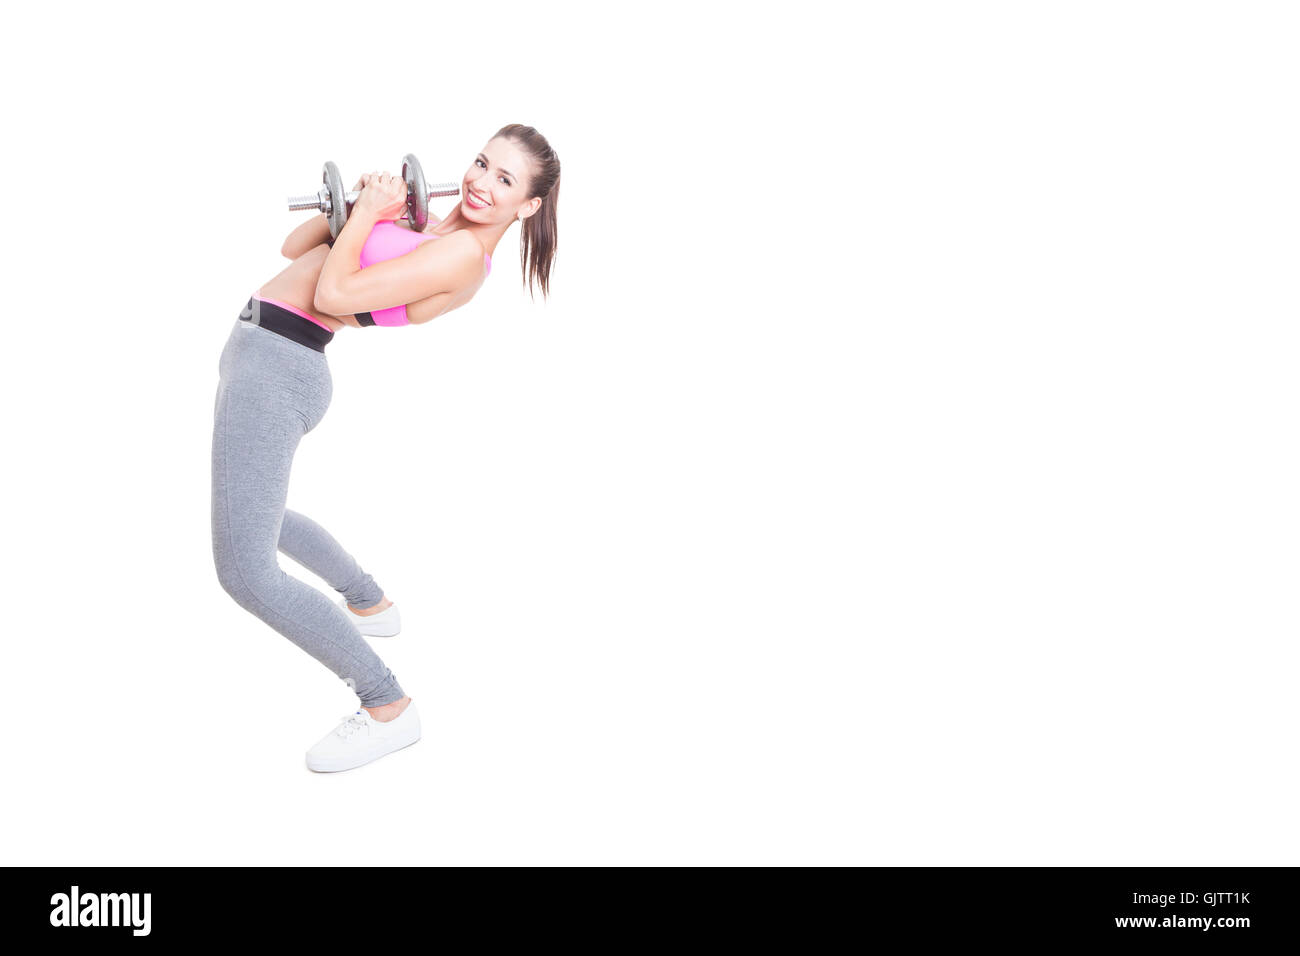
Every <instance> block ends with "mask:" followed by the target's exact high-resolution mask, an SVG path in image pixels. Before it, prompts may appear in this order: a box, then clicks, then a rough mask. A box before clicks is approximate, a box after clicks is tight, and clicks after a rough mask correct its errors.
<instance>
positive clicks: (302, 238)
mask: <svg viewBox="0 0 1300 956" xmlns="http://www.w3.org/2000/svg"><path fill="white" fill-rule="evenodd" d="M329 241H330V226H329V220H328V219H327V218H326V217H325V214H324V213H321V214H320V215H318V216H312V217H311V218H310V219H308V220H307V221H306V222H304V223H303V224H302V225H301V226H299V227H298V228H297V229H295V230H294V231H293V232H291V233H289V235H288V237H286V238H285V240H284V245H283V246H281V247H280V255H282V256H284V257H285V258H286V259H297V258H298V257H299V256H300V255H302V254H303V253H304V252H306V251H307V250H308V249H314V248H316V247H317V246H319V245H320V244H321V243H322V242H329Z"/></svg>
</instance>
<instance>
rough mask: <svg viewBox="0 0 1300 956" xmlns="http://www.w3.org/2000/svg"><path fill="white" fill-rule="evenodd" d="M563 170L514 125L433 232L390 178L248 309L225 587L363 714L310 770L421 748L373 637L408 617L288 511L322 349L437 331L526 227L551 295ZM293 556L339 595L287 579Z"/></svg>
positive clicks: (315, 233)
mask: <svg viewBox="0 0 1300 956" xmlns="http://www.w3.org/2000/svg"><path fill="white" fill-rule="evenodd" d="M559 182H560V161H559V157H557V156H556V155H555V151H554V150H552V149H551V147H550V145H549V144H548V143H547V142H546V139H545V137H543V136H542V135H541V134H540V133H538V132H537V131H536V130H535V129H533V128H532V127H531V126H522V125H520V124H511V125H509V126H505V127H502V129H500V130H499V131H498V132H497V133H496V135H495V136H493V137H492V139H491V140H489V142H488V144H487V145H486V146H484V147H483V151H482V152H481V153H479V154H478V155H477V156H476V157H475V158H474V161H473V162H472V163H471V164H470V167H469V170H468V171H467V172H466V173H465V176H464V177H463V179H462V181H461V197H462V198H461V201H460V203H459V204H458V205H457V206H456V208H455V209H454V210H453V211H452V212H451V213H450V214H449V215H448V216H447V218H446V219H443V220H442V221H441V222H436V223H435V222H431V224H430V225H429V226H428V228H427V229H426V230H425V231H424V232H423V233H415V232H412V231H411V230H410V229H409V227H408V226H407V225H406V224H404V223H402V222H401V221H399V220H398V219H397V217H398V216H400V215H402V213H403V211H404V210H405V206H406V186H405V184H404V183H403V182H402V180H401V179H400V178H398V177H395V176H393V175H392V174H391V173H371V174H368V175H366V176H363V177H362V178H361V180H360V181H359V182H358V183H357V187H356V188H358V189H360V190H361V195H360V196H359V197H358V199H357V202H356V203H355V205H354V206H353V209H352V212H351V213H350V214H349V216H348V220H347V223H346V224H345V225H344V227H343V229H342V230H341V231H340V233H339V235H338V237H337V238H336V239H334V240H333V241H332V242H331V240H330V238H329V229H328V226H327V225H326V220H325V217H324V216H323V215H322V216H317V217H315V218H313V219H312V220H310V221H308V222H306V223H304V224H303V225H301V226H299V227H298V228H297V229H295V230H294V231H293V232H292V233H291V234H290V235H289V237H288V239H286V240H285V243H284V246H283V248H282V250H281V251H282V252H283V253H284V255H285V256H287V257H289V258H290V259H292V260H293V262H292V264H290V265H289V266H288V267H287V268H285V270H284V271H283V272H281V273H280V274H279V275H277V276H276V277H275V278H274V279H272V280H271V281H270V282H267V283H266V284H265V285H263V286H262V287H261V288H260V289H258V290H257V292H256V293H255V294H254V295H253V297H252V298H250V299H249V301H248V305H247V306H245V308H244V311H243V312H242V313H241V314H240V317H239V319H238V320H237V321H236V322H235V327H234V328H233V329H232V330H231V333H230V337H229V339H227V341H226V346H225V349H224V350H223V351H222V353H221V362H220V372H221V380H220V383H219V385H218V387H217V397H216V403H215V406H214V427H213V435H212V551H213V557H214V559H215V562H216V568H217V578H218V580H219V581H220V582H221V586H222V587H223V588H224V589H225V590H226V591H227V593H229V594H230V596H231V597H233V598H234V599H235V601H236V602H237V603H238V604H239V605H240V606H241V607H243V608H245V609H246V610H248V611H250V612H252V613H253V614H255V615H256V616H257V617H259V618H261V619H262V620H263V621H265V622H266V623H267V624H269V625H270V626H271V627H272V628H274V629H275V630H277V631H279V632H280V633H281V634H283V635H284V636H285V637H287V638H289V640H291V641H293V642H294V643H295V644H297V645H298V646H299V647H301V648H302V649H303V650H304V651H306V652H307V653H308V654H310V655H312V657H315V658H316V659H317V660H318V661H320V662H321V663H322V664H324V665H325V666H326V667H328V668H329V669H330V670H332V671H333V672H334V673H335V674H337V675H338V676H339V677H340V678H342V679H343V681H344V682H345V683H347V684H348V686H349V687H350V688H351V689H352V690H353V691H354V692H355V693H356V694H357V696H358V698H359V699H360V706H359V708H358V709H357V711H356V712H355V713H353V714H350V715H348V716H347V717H345V718H344V719H343V721H342V723H340V724H339V725H338V726H337V727H336V728H335V729H334V730H333V731H331V732H330V733H328V734H326V735H325V736H324V737H323V738H321V740H320V741H319V742H317V743H316V744H315V746H313V747H312V748H311V749H310V750H308V751H307V766H308V767H309V768H310V769H312V770H318V771H334V770H349V769H351V768H353V767H359V766H361V765H362V764H365V763H369V762H370V761H372V760H375V759H377V758H379V757H382V756H384V755H385V754H388V753H392V752H393V751H394V750H398V749H400V748H402V747H405V746H408V745H410V744H413V743H415V742H416V741H417V740H419V739H420V718H419V715H418V714H417V713H416V709H415V705H414V703H413V702H412V701H411V698H410V697H409V696H407V694H406V692H405V691H404V690H403V689H402V688H401V686H400V685H399V684H398V683H397V678H396V677H395V676H394V675H393V673H392V672H391V671H390V670H389V669H388V668H387V667H386V666H385V665H384V662H383V661H382V660H380V658H379V655H378V654H376V653H375V652H374V651H373V650H372V649H371V648H370V646H369V645H368V644H367V643H366V641H365V640H364V638H363V637H362V633H363V632H364V633H367V634H372V635H383V636H389V635H392V634H395V633H397V630H398V628H399V627H400V620H399V619H398V617H397V607H396V606H395V605H394V604H393V603H392V602H391V601H390V600H389V599H388V598H387V597H386V596H385V595H384V593H383V589H382V588H380V587H379V585H378V584H377V583H376V582H375V580H374V578H373V577H371V576H370V575H369V574H367V573H366V572H365V571H364V570H362V568H361V566H360V565H359V564H358V563H357V561H356V560H355V559H354V558H353V557H352V556H351V555H350V554H348V552H347V551H345V550H344V549H343V547H342V546H341V545H340V544H339V543H338V542H337V541H336V540H335V539H334V538H333V537H331V536H330V534H329V533H328V532H327V531H326V530H325V529H324V528H322V527H321V526H320V525H319V524H317V523H316V522H314V521H312V520H311V519H310V518H308V517H306V516H305V515H301V514H298V513H297V512H294V511H289V510H286V508H285V502H286V499H287V495H288V484H289V472H290V469H291V466H292V464H293V456H294V452H295V451H296V450H297V447H298V442H299V441H300V440H301V439H302V437H303V436H304V435H306V434H307V433H308V432H309V431H311V430H312V429H313V428H315V427H316V426H317V425H318V424H320V422H321V419H322V418H323V417H324V416H325V411H326V409H327V408H328V407H329V403H330V397H331V395H332V392H333V382H332V380H331V377H330V370H329V364H328V362H327V361H326V359H325V347H326V346H327V345H328V344H329V343H330V341H331V340H332V339H333V338H334V335H335V333H336V332H338V331H339V330H340V329H342V328H343V327H344V326H352V327H353V328H364V327H371V326H396V325H407V324H420V323H423V322H428V321H429V320H430V319H433V318H435V317H437V316H439V315H442V314H444V313H446V312H450V311H451V310H452V309H456V308H459V307H460V306H462V305H464V304H465V303H466V302H468V301H469V300H470V299H471V298H473V296H474V293H475V292H476V291H478V289H479V287H480V286H482V284H483V281H484V279H485V278H486V277H487V274H488V272H489V271H490V270H491V256H492V253H493V251H494V250H495V249H496V245H497V242H498V241H499V240H500V239H501V237H502V235H504V234H505V232H506V230H507V229H509V228H510V226H511V224H513V223H514V222H515V221H516V220H518V221H519V222H520V223H521V229H522V236H521V240H520V242H521V252H522V258H523V260H524V263H525V268H526V270H527V273H528V284H529V289H530V291H531V289H532V284H533V280H534V278H536V279H538V281H539V283H540V285H541V288H542V293H543V295H546V294H548V292H549V277H550V269H551V263H552V260H553V258H554V256H555V250H556V239H557V231H556V209H557V205H558V202H559ZM277 550H279V551H283V552H284V553H285V554H287V555H289V556H290V557H292V558H293V559H294V560H295V561H297V562H299V563H300V564H302V565H303V566H304V567H306V568H308V569H310V570H311V571H313V572H314V573H315V574H317V575H319V576H320V577H321V578H322V579H323V580H325V581H326V582H328V583H329V584H330V586H331V587H333V588H334V589H335V590H336V591H338V592H339V593H340V594H341V595H342V596H343V597H342V599H341V600H340V602H339V603H337V604H336V603H334V602H333V601H331V600H330V599H329V598H328V597H326V596H325V595H324V594H322V593H321V592H320V591H318V590H316V589H315V588H312V587H309V586H308V585H306V584H304V583H303V582H301V581H299V580H298V579H297V578H294V577H292V576H290V575H288V574H286V573H285V572H284V571H283V570H282V569H281V568H280V565H279V562H278V560H277V557H276V552H277Z"/></svg>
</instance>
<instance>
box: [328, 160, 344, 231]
mask: <svg viewBox="0 0 1300 956" xmlns="http://www.w3.org/2000/svg"><path fill="white" fill-rule="evenodd" d="M321 179H322V180H323V181H324V183H325V189H326V191H327V192H328V193H329V197H330V208H329V211H328V212H327V213H326V215H327V216H328V217H329V224H330V235H331V236H332V237H333V238H335V239H337V238H338V236H339V233H340V232H342V231H343V224H344V223H345V222H347V221H348V204H347V200H346V199H345V198H344V197H345V196H346V194H345V193H344V192H343V177H342V176H340V175H339V168H338V167H337V166H335V165H334V163H333V162H326V163H325V169H324V170H323V171H322V173H321Z"/></svg>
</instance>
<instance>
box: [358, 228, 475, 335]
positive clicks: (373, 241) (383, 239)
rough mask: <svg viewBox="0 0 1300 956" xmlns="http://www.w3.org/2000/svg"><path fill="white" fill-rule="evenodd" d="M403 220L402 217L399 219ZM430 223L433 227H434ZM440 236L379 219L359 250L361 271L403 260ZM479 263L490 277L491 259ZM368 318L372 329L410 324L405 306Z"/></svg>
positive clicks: (377, 312)
mask: <svg viewBox="0 0 1300 956" xmlns="http://www.w3.org/2000/svg"><path fill="white" fill-rule="evenodd" d="M402 218H403V219H405V218H406V217H405V216H403V217H402ZM437 224H438V223H437V222H434V223H433V225H435V226H436V225H437ZM441 238H442V236H439V235H435V234H433V233H427V232H416V231H415V230H414V229H406V228H404V227H402V226H399V225H398V224H397V223H396V222H395V221H393V220H392V219H381V220H379V222H377V223H375V224H374V226H373V227H371V229H370V235H369V236H367V237H366V243H365V245H363V246H362V247H361V268H363V269H364V268H366V267H367V266H372V265H374V264H375V263H376V262H387V261H388V260H389V259H396V258H397V257H398V256H404V255H406V254H407V253H408V252H410V251H411V250H412V249H414V248H415V247H416V246H418V245H420V244H421V243H423V242H428V241H429V240H430V239H441ZM483 261H484V263H485V265H486V268H487V272H488V275H491V274H492V258H491V257H490V256H489V255H488V254H487V253H486V252H485V253H483ZM370 317H371V318H373V319H374V320H375V325H386V326H396V325H410V324H411V322H410V320H409V319H408V318H407V317H406V306H405V305H395V306H393V307H392V308H390V309H372V310H371V311H370Z"/></svg>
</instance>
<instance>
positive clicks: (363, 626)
mask: <svg viewBox="0 0 1300 956" xmlns="http://www.w3.org/2000/svg"><path fill="white" fill-rule="evenodd" d="M339 607H341V608H343V613H344V614H346V615H347V616H348V620H349V621H351V622H352V624H353V626H355V627H356V629H357V630H358V631H360V632H361V633H362V634H369V635H370V636H371V637H393V636H395V635H396V634H397V633H398V632H400V631H401V630H402V613H401V611H399V610H397V605H396V604H390V605H388V607H386V608H384V609H383V610H382V611H380V612H379V613H378V614H364V615H363V614H357V613H356V612H354V611H350V610H348V599H347V598H339Z"/></svg>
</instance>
